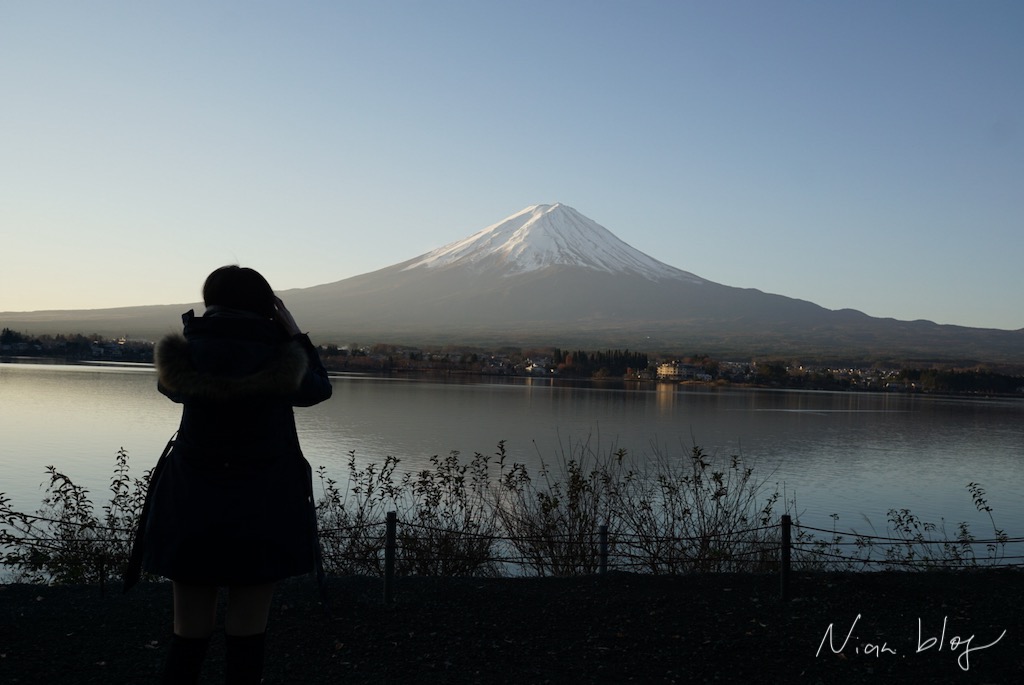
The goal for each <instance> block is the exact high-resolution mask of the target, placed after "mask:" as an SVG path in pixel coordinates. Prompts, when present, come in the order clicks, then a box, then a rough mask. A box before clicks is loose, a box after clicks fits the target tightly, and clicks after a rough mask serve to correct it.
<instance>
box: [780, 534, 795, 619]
mask: <svg viewBox="0 0 1024 685" xmlns="http://www.w3.org/2000/svg"><path fill="white" fill-rule="evenodd" d="M792 526H793V519H791V518H790V516H789V514H783V515H782V526H781V528H782V531H781V532H782V547H781V549H780V550H779V552H780V553H779V595H780V597H781V599H782V601H783V602H786V601H789V559H790V552H791V551H792V544H793V541H792Z"/></svg>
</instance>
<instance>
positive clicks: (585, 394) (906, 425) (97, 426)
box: [0, 364, 1024, 538]
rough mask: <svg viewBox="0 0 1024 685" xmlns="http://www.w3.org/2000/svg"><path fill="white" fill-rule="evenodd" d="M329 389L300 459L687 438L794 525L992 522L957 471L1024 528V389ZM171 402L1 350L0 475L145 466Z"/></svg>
mask: <svg viewBox="0 0 1024 685" xmlns="http://www.w3.org/2000/svg"><path fill="white" fill-rule="evenodd" d="M333 383H334V397H333V398H332V399H331V400H329V401H328V402H326V403H323V404H321V405H319V406H317V407H312V408H309V409H297V410H296V416H297V421H298V425H299V433H300V438H301V440H302V445H303V449H304V452H305V454H306V457H307V459H308V460H309V462H310V463H311V464H312V465H313V466H314V467H316V466H319V465H323V466H325V467H326V468H327V470H328V473H329V475H331V476H332V477H334V478H335V479H337V480H343V479H344V477H345V475H346V470H345V464H346V461H347V457H348V453H349V452H350V451H352V450H354V451H355V453H356V456H357V459H358V460H359V461H360V462H364V463H365V462H378V463H379V462H382V461H383V459H384V457H385V456H388V455H393V456H396V457H398V458H399V459H400V460H401V464H400V467H399V470H400V471H405V470H409V471H416V470H418V469H420V468H422V467H424V466H426V465H427V464H428V460H429V458H430V457H431V456H432V455H447V454H448V453H449V452H451V451H452V450H457V451H459V452H460V453H461V454H462V455H463V456H464V457H469V456H471V455H472V454H473V453H474V452H481V453H484V454H493V453H494V452H495V451H496V449H497V445H498V442H499V441H500V440H504V441H506V447H507V451H508V454H509V457H508V458H509V459H510V460H512V461H518V462H524V463H526V464H527V465H528V466H529V467H530V468H531V473H533V472H535V469H536V468H537V467H538V466H539V464H540V462H541V460H544V461H546V462H548V463H553V462H557V460H558V458H559V456H560V455H562V454H568V453H578V452H577V450H578V446H579V445H580V443H586V444H588V445H589V447H590V449H592V450H594V451H595V452H597V453H599V454H608V453H610V452H612V451H614V450H615V449H618V448H624V449H626V450H627V451H628V452H629V453H630V454H631V455H633V456H634V457H635V458H637V459H640V460H647V459H653V458H654V457H655V455H656V454H658V453H660V454H662V455H668V456H678V455H680V454H685V453H688V451H689V449H690V446H691V445H693V444H694V443H696V444H698V445H700V446H702V447H703V448H704V449H705V450H706V451H707V452H709V453H716V454H718V455H721V456H727V455H731V454H740V455H742V456H743V458H744V459H745V460H746V461H747V462H748V463H752V464H753V465H754V467H755V470H756V474H757V475H758V476H759V477H761V478H763V479H766V480H767V481H768V482H769V485H770V486H771V487H774V486H775V484H776V483H777V484H778V487H779V488H780V489H782V488H784V489H785V492H786V494H787V496H789V497H792V496H793V495H794V494H795V495H796V499H797V504H798V511H799V513H800V517H801V521H802V522H803V523H804V524H805V525H813V526H820V527H828V528H830V527H831V526H832V519H831V518H830V515H831V514H838V515H839V521H838V526H839V527H840V528H843V529H850V528H855V529H857V530H858V531H860V532H871V528H870V526H869V525H868V523H867V521H870V522H871V524H873V525H874V528H875V531H876V532H878V533H879V534H883V533H884V531H885V526H886V512H887V511H888V510H889V509H890V508H909V509H910V510H912V511H913V512H914V513H916V514H917V515H919V516H920V517H921V518H923V519H924V520H927V521H932V522H935V523H940V519H943V518H944V519H945V521H946V522H947V527H948V530H949V531H950V532H951V533H952V532H954V531H955V524H956V523H957V522H959V521H969V522H971V523H972V526H973V527H974V532H975V533H976V535H977V536H978V537H979V538H987V537H990V533H991V528H990V526H989V525H988V520H987V518H986V517H983V516H982V515H980V514H979V513H978V512H977V511H976V510H975V508H974V506H973V504H972V503H971V499H970V496H969V494H968V492H967V490H966V488H965V485H966V484H967V483H968V482H970V481H977V482H979V483H981V484H982V485H983V486H984V487H985V489H986V490H987V492H988V500H989V504H990V505H991V506H992V507H993V509H994V514H995V517H996V523H997V524H998V525H999V526H1000V527H1002V528H1004V529H1005V530H1006V532H1007V533H1008V534H1010V535H1011V536H1024V502H1022V497H1021V493H1022V492H1024V468H1022V465H1024V420H1022V419H1024V401H1019V400H1013V399H950V398H936V397H925V396H906V395H894V394H854V393H826V392H787V391H768V390H740V389H711V388H700V387H693V386H686V387H684V386H679V385H672V384H660V385H654V384H636V385H632V384H622V383H617V384H616V383H608V384H591V383H573V382H568V381H551V380H548V379H541V380H531V379H507V380H504V381H502V382H473V383H455V382H453V383H441V382H433V381H423V380H410V379H383V378H375V377H374V378H370V377H339V378H335V379H334V380H333ZM179 416H180V407H179V406H177V405H174V404H173V403H172V402H170V401H169V400H167V399H166V398H164V397H163V396H162V395H160V394H159V393H158V392H157V390H156V380H155V375H154V373H153V370H152V369H151V368H148V367H138V368H120V367H116V368H115V367H98V366H47V365H31V364H0V492H3V493H5V494H6V496H7V497H9V498H10V499H11V500H12V503H13V504H14V505H15V506H16V507H17V508H19V509H22V510H29V511H32V510H35V508H36V507H38V505H39V502H40V498H41V495H42V492H43V490H42V488H41V487H40V484H41V483H43V482H44V481H45V480H46V474H45V466H46V465H48V464H53V465H54V466H56V467H57V469H58V470H60V471H62V472H64V473H66V474H67V475H68V476H70V477H71V478H72V479H73V480H74V481H75V482H77V483H80V484H82V485H85V486H86V487H88V488H89V489H90V490H91V491H92V492H93V493H96V494H97V497H96V498H95V500H96V502H97V505H99V504H101V503H102V502H104V501H105V499H104V498H103V497H100V496H98V493H104V494H105V492H106V488H107V487H108V484H109V481H110V476H111V469H112V466H113V463H114V455H115V453H116V452H117V450H118V448H120V447H124V448H125V449H126V450H128V452H129V454H130V456H131V464H132V466H133V470H134V469H137V472H136V473H137V475H141V473H142V471H143V470H144V469H148V468H150V467H151V466H153V464H154V463H155V461H156V459H157V457H158V456H159V454H160V451H161V449H162V448H163V446H164V443H165V442H166V441H167V439H168V437H170V435H171V434H172V433H173V432H174V430H175V429H176V428H177V424H178V419H179Z"/></svg>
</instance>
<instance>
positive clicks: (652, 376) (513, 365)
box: [0, 328, 1024, 397]
mask: <svg viewBox="0 0 1024 685" xmlns="http://www.w3.org/2000/svg"><path fill="white" fill-rule="evenodd" d="M153 348H154V343H153V342H152V341H147V340H132V339H128V338H116V339H110V338H104V337H102V336H99V335H96V334H93V335H83V334H81V333H75V334H69V335H63V334H58V335H39V336H33V335H29V334H25V333H21V332H18V331H13V330H11V329H9V328H4V329H3V330H2V331H0V361H7V362H12V361H13V362H18V361H28V362H40V361H52V362H55V363H83V362H84V363H87V362H112V363H118V362H120V363H141V364H146V363H152V361H153ZM320 354H321V358H322V359H323V362H324V365H325V366H326V367H327V369H328V371H332V372H336V373H345V372H355V373H379V374H406V373H408V374H424V375H439V376H454V375H466V376H472V375H478V376H522V377H551V378H573V379H595V380H629V381H652V382H673V383H692V384H709V385H719V386H725V385H738V386H745V387H765V388H787V389H804V390H836V391H869V392H879V391H884V392H921V393H937V394H971V395H1000V396H1018V397H1024V369H1020V368H1008V367H1002V366H997V365H986V364H978V363H961V364H955V363H949V362H946V363H930V364H921V363H920V362H915V361H902V362H901V361H896V360H886V361H884V362H876V363H864V362H860V363H857V362H844V363H842V364H838V363H834V362H833V363H825V362H817V363H816V362H814V361H802V360H792V359H783V358H777V357H776V358H773V357H771V356H764V357H761V358H757V359H749V360H723V359H716V358H714V357H712V356H711V355H708V354H703V353H693V354H669V353H657V354H649V353H647V352H638V351H631V350H610V349H609V350H563V349H561V348H558V347H530V348H520V347H511V346H506V347H501V348H499V349H493V350H487V349H482V348H476V347H469V346H465V347H463V346H454V345H444V346H436V347H431V348H427V347H414V346H407V345H393V344H385V343H375V344H372V345H360V344H358V343H351V344H348V345H344V346H339V345H337V344H328V345H321V346H320Z"/></svg>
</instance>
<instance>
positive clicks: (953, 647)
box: [814, 614, 1006, 671]
mask: <svg viewBox="0 0 1024 685" xmlns="http://www.w3.org/2000/svg"><path fill="white" fill-rule="evenodd" d="M860 619H861V615H860V614H857V618H855V619H853V623H851V624H850V628H849V630H847V631H846V635H845V637H843V636H842V634H841V633H840V634H837V633H836V630H835V623H829V624H828V628H826V629H825V635H824V636H823V637H822V638H821V643H820V644H819V645H818V651H817V652H816V653H815V655H814V656H815V657H819V656H821V654H822V652H826V651H831V652H832V653H833V654H843V653H850V652H852V653H853V654H857V655H861V656H867V657H875V658H882V657H893V656H898V655H900V654H901V653H902V652H901V650H903V649H904V648H903V647H902V646H900V647H899V649H897V647H895V646H893V645H890V644H889V642H888V641H886V640H881V641H879V640H877V639H875V640H873V641H861V640H860V637H859V636H858V635H856V634H855V632H856V630H857V623H858V621H860ZM948 624H949V617H947V616H944V617H943V618H942V630H941V631H939V632H938V633H937V634H936V633H935V632H933V631H932V630H926V629H925V627H924V625H923V624H922V621H921V619H920V618H918V619H917V643H916V645H915V644H913V643H912V644H911V647H910V649H909V650H907V652H908V653H912V654H921V653H922V652H929V651H931V650H934V651H935V653H936V654H938V653H942V652H949V653H950V654H951V655H955V656H956V664H957V666H959V667H960V668H961V670H964V671H968V670H970V668H971V655H972V654H977V653H978V652H981V651H983V650H986V649H988V648H989V647H993V646H995V645H996V644H997V643H998V642H999V641H1000V640H1002V639H1003V637H1004V636H1005V635H1006V631H1005V630H1004V631H1003V632H1002V633H1000V634H999V637H997V638H996V639H994V640H992V641H991V642H987V643H985V644H981V642H980V640H978V638H977V636H976V635H970V636H968V637H965V636H963V635H960V634H956V635H953V634H949V637H948V638H947V631H948V627H949V626H948ZM840 637H841V638H842V639H841V641H840V639H839V638H840Z"/></svg>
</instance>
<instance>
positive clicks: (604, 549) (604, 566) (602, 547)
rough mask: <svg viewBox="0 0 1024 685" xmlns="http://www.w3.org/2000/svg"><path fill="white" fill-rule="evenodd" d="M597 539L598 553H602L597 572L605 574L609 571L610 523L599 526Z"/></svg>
mask: <svg viewBox="0 0 1024 685" xmlns="http://www.w3.org/2000/svg"><path fill="white" fill-rule="evenodd" d="M597 539H598V554H599V555H600V556H599V561H598V566H597V572H598V573H599V574H600V575H602V576H603V575H604V574H606V573H608V524H604V525H601V526H598V528H597Z"/></svg>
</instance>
